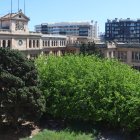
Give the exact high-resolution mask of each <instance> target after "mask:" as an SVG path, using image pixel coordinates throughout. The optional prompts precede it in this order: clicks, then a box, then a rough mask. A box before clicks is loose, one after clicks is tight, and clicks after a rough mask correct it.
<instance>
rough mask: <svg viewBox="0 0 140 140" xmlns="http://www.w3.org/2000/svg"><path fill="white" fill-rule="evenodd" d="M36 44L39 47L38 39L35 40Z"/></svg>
mask: <svg viewBox="0 0 140 140" xmlns="http://www.w3.org/2000/svg"><path fill="white" fill-rule="evenodd" d="M36 46H37V48H38V47H39V40H37V42H36Z"/></svg>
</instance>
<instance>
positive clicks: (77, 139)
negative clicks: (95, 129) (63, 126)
mask: <svg viewBox="0 0 140 140" xmlns="http://www.w3.org/2000/svg"><path fill="white" fill-rule="evenodd" d="M30 139H31V140H95V138H93V137H92V136H91V135H89V134H88V135H87V134H84V133H83V134H80V133H78V134H77V133H74V132H71V133H70V132H68V131H60V132H55V131H50V130H44V131H43V132H40V133H39V134H37V135H36V136H34V137H33V138H27V139H22V140H30Z"/></svg>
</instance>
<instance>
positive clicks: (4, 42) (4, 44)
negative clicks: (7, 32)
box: [2, 40, 6, 48]
mask: <svg viewBox="0 0 140 140" xmlns="http://www.w3.org/2000/svg"><path fill="white" fill-rule="evenodd" d="M2 46H3V47H4V48H5V47H6V41H5V40H3V42H2Z"/></svg>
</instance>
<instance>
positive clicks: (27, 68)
mask: <svg viewBox="0 0 140 140" xmlns="http://www.w3.org/2000/svg"><path fill="white" fill-rule="evenodd" d="M44 110H45V100H44V96H43V94H42V92H41V91H40V90H39V88H38V81H37V71H36V69H35V65H34V62H33V61H31V60H28V59H27V58H26V57H25V56H24V55H23V54H21V53H20V52H19V51H15V50H10V49H3V48H0V122H1V123H3V121H7V122H8V123H10V124H13V125H15V126H16V125H17V123H18V121H19V119H20V120H35V119H37V118H38V117H40V116H41V114H42V113H43V111H44Z"/></svg>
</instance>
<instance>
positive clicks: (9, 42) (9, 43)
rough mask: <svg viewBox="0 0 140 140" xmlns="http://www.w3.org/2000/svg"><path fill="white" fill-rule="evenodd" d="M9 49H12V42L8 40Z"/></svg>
mask: <svg viewBox="0 0 140 140" xmlns="http://www.w3.org/2000/svg"><path fill="white" fill-rule="evenodd" d="M7 47H9V48H10V47H11V41H10V40H8V45H7Z"/></svg>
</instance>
